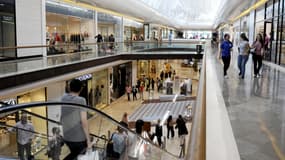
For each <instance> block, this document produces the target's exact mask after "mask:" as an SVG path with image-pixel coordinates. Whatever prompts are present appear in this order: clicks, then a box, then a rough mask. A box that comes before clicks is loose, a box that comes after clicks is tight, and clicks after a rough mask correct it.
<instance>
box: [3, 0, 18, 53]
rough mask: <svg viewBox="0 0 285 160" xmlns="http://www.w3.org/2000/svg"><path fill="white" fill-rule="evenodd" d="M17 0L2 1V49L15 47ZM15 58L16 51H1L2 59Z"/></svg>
mask: <svg viewBox="0 0 285 160" xmlns="http://www.w3.org/2000/svg"><path fill="white" fill-rule="evenodd" d="M14 8H15V0H11V1H7V0H0V47H13V46H15V45H16V40H15V18H14V17H15V11H14ZM8 57H9V58H15V57H16V51H15V49H11V50H0V58H8Z"/></svg>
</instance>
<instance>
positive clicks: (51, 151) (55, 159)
mask: <svg viewBox="0 0 285 160" xmlns="http://www.w3.org/2000/svg"><path fill="white" fill-rule="evenodd" d="M52 134H53V135H52V137H51V138H50V139H49V143H48V152H47V154H48V157H49V158H51V159H52V160H59V159H60V158H59V157H60V154H61V147H62V146H63V145H64V142H63V138H62V136H61V135H60V130H59V128H58V127H53V128H52Z"/></svg>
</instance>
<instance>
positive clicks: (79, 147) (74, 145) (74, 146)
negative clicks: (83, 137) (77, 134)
mask: <svg viewBox="0 0 285 160" xmlns="http://www.w3.org/2000/svg"><path fill="white" fill-rule="evenodd" d="M65 144H66V145H67V146H68V148H69V150H70V153H69V154H68V155H67V156H66V157H65V158H64V160H74V159H77V156H78V155H79V154H80V153H82V152H84V149H86V148H87V142H86V141H83V142H68V141H65Z"/></svg>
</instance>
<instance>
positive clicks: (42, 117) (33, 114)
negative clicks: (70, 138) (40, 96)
mask: <svg viewBox="0 0 285 160" xmlns="http://www.w3.org/2000/svg"><path fill="white" fill-rule="evenodd" d="M22 112H25V113H27V114H30V115H32V116H35V117H38V118H40V119H43V120H46V121H48V122H52V123H55V124H58V125H60V124H61V123H60V122H58V121H55V120H53V119H49V118H46V117H44V116H41V115H38V114H36V113H33V112H29V111H26V110H22Z"/></svg>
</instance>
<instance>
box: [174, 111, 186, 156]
mask: <svg viewBox="0 0 285 160" xmlns="http://www.w3.org/2000/svg"><path fill="white" fill-rule="evenodd" d="M175 128H177V129H178V136H179V138H180V146H181V152H180V155H179V157H184V156H185V136H186V135H187V134H188V131H187V127H186V123H185V121H184V119H183V118H182V116H181V115H179V116H178V119H177V120H176V127H175Z"/></svg>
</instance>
